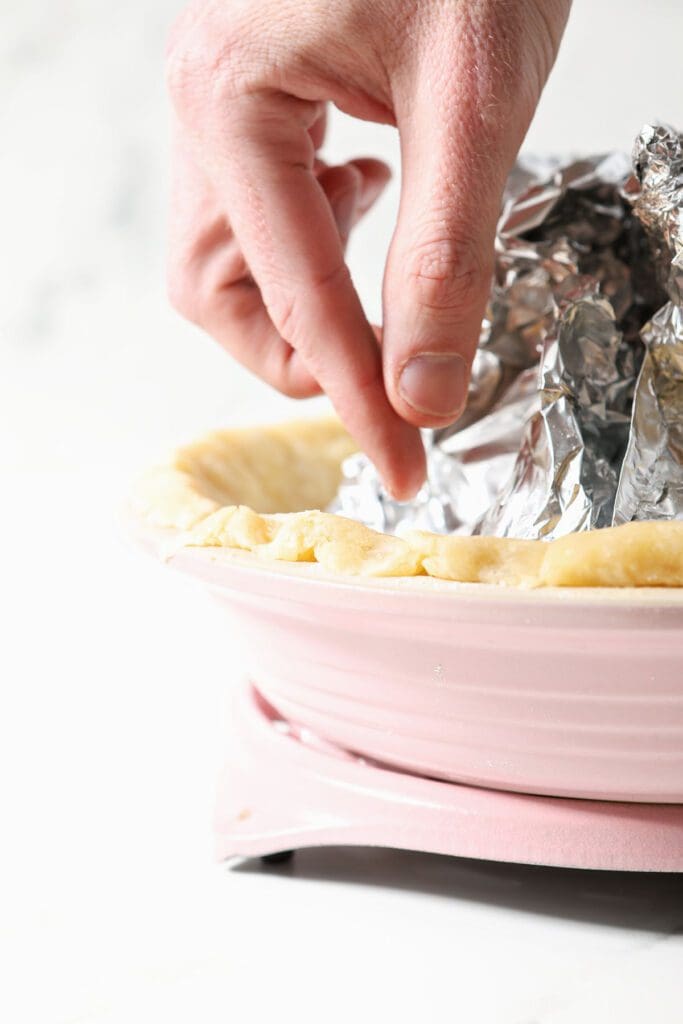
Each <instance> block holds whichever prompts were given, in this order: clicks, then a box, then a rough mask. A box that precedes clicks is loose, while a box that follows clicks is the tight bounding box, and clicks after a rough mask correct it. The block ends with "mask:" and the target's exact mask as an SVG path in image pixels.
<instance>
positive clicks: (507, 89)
mask: <svg viewBox="0 0 683 1024" xmlns="http://www.w3.org/2000/svg"><path fill="white" fill-rule="evenodd" d="M459 6H460V5H459ZM473 6H474V5H463V8H462V9H469V10H472V9H473ZM483 6H486V5H483ZM497 6H498V5H488V9H489V10H491V9H492V7H493V9H495V8H496V7H497ZM498 9H499V10H503V9H507V10H510V9H511V5H507V4H505V5H500V7H499V8H498ZM507 28H509V26H507ZM527 28H528V25H527ZM498 31H499V27H498V26H497V25H496V24H493V25H487V26H485V27H484V29H483V30H482V28H481V26H476V25H472V24H459V25H457V26H455V27H454V30H453V32H452V33H451V38H450V39H449V38H448V36H447V34H445V33H442V38H440V39H438V40H433V45H432V46H431V47H430V52H429V53H428V54H426V55H425V56H424V57H423V58H422V60H420V61H418V62H417V65H416V67H417V74H416V76H415V77H416V78H417V81H412V82H411V83H410V88H409V89H405V93H406V98H405V103H403V102H402V98H401V95H400V93H401V89H400V88H399V90H397V91H398V92H399V95H398V96H396V97H395V107H396V114H397V121H398V126H399V132H400V136H401V164H402V186H401V203H400V208H399V215H398V221H397V226H396V231H395V234H394V238H393V240H392V244H391V248H390V251H389V256H388V260H387V267H386V272H385V279H384V289H383V306H384V334H383V346H382V351H383V372H384V379H385V388H386V391H387V394H388V396H389V399H390V401H391V404H392V405H393V407H394V408H395V410H396V411H397V412H398V413H399V415H400V416H401V417H402V418H403V419H404V420H407V421H408V422H409V423H411V424H413V425H415V426H432V427H438V426H443V425H445V424H447V423H450V422H452V421H453V420H454V419H457V417H458V416H459V415H460V413H461V412H462V411H463V409H464V406H465V402H466V399H467V387H468V381H469V372H470V366H471V363H472V359H473V356H474V352H475V350H476V347H477V342H478V338H479V333H480V328H481V322H482V317H483V314H484V311H485V306H486V302H487V298H488V294H489V289H490V281H491V272H492V266H493V253H494V236H495V228H496V222H497V219H498V216H499V213H500V204H501V196H502V191H503V187H504V183H505V179H506V176H507V174H508V172H509V170H510V168H511V166H512V164H513V162H514V159H515V157H516V154H517V151H518V148H519V146H520V145H521V142H522V140H523V138H524V135H525V133H526V130H527V127H528V125H529V122H530V120H531V117H532V115H533V111H534V108H535V106H536V102H537V100H538V97H539V95H540V91H541V88H542V85H543V82H544V81H545V77H546V75H547V70H549V67H550V64H551V63H552V61H551V60H550V61H548V62H547V70H544V71H539V68H538V67H535V68H534V70H533V73H532V74H529V72H528V70H527V69H528V68H529V67H530V59H531V58H530V56H529V54H525V53H524V50H525V49H526V48H527V46H528V43H527V42H526V41H525V36H524V33H523V32H522V33H521V34H520V37H519V40H520V41H519V46H520V47H521V49H522V52H521V53H515V54H510V53H509V49H510V45H511V42H510V40H511V38H512V39H513V40H514V33H511V32H509V31H507V32H501V33H500V35H501V39H502V42H501V43H500V44H499V46H503V45H504V47H505V50H506V51H507V52H505V53H504V54H503V53H501V52H500V50H499V51H498V52H497V51H496V46H497V44H496V38H497V32H498ZM526 38H527V39H528V35H527V37H526Z"/></svg>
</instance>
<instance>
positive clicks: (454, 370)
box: [398, 352, 468, 419]
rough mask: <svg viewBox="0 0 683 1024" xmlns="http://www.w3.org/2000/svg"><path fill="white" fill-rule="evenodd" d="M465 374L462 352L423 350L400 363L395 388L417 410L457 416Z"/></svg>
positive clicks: (463, 398) (464, 397)
mask: <svg viewBox="0 0 683 1024" xmlns="http://www.w3.org/2000/svg"><path fill="white" fill-rule="evenodd" d="M467 376H468V374H467V366H466V365H465V360H464V359H463V358H462V356H459V355H457V354H455V353H440V352H424V353H422V354H421V355H419V356H414V357H413V358H412V359H411V360H410V361H409V362H407V363H406V365H405V366H404V367H403V370H402V372H401V376H400V378H399V382H398V392H399V394H400V396H401V398H402V399H403V400H404V402H407V403H408V405H412V407H413V409H415V410H416V411H417V412H421V413H425V415H427V416H436V417H439V418H441V417H444V416H452V418H453V419H456V418H457V417H458V416H459V415H460V413H461V412H462V410H463V408H464V406H465V402H466V401H467Z"/></svg>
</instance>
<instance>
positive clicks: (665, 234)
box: [331, 126, 683, 539]
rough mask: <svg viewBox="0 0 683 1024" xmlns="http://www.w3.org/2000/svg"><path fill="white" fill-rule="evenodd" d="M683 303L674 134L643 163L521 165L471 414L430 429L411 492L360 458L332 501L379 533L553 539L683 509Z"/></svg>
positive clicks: (512, 185)
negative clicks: (402, 491)
mask: <svg viewBox="0 0 683 1024" xmlns="http://www.w3.org/2000/svg"><path fill="white" fill-rule="evenodd" d="M632 167H633V170H632ZM667 296H668V298H669V302H665V300H666V299H667ZM682 306H683V139H682V137H681V136H679V135H678V134H677V133H676V132H675V131H674V130H673V129H671V128H668V127H666V126H655V127H651V126H646V127H645V128H644V129H643V131H642V132H641V134H640V135H639V137H638V139H637V140H636V144H635V147H634V153H633V165H631V163H630V162H629V160H628V159H627V158H626V157H625V156H623V155H621V154H609V155H607V156H599V157H591V158H589V159H585V160H575V161H572V162H569V163H565V164H563V163H561V162H560V161H558V160H555V159H549V160H535V161H533V160H532V161H529V160H527V161H524V162H520V163H519V164H518V165H517V166H516V167H515V169H514V171H513V172H512V174H511V175H510V178H509V180H508V185H507V189H506V194H505V196H504V204H503V211H502V215H501V218H500V221H499V224H498V230H497V235H496V268H495V274H494V280H493V283H492V288H491V295H490V300H489V303H488V308H487V311H486V315H485V318H484V321H483V324H482V330H481V335H480V342H479V349H478V352H477V355H476V357H475V361H474V366H473V372H472V379H471V384H470V394H469V402H468V407H467V410H466V412H465V414H464V416H463V417H462V418H461V419H460V420H459V421H458V422H457V423H455V424H453V425H451V426H450V427H448V428H445V429H442V430H436V431H423V437H424V441H425V447H426V450H427V463H428V480H427V483H426V484H425V486H424V487H423V488H422V490H421V491H420V493H419V494H418V495H417V497H416V498H415V499H414V500H412V501H410V502H405V503H402V502H396V501H394V500H393V499H392V498H391V497H390V496H389V495H388V494H387V493H386V492H385V491H384V490H383V488H382V486H381V482H380V480H379V477H378V474H377V472H376V470H375V469H374V467H373V465H372V464H371V463H370V462H369V460H368V459H367V458H366V457H365V456H364V455H356V456H353V457H352V458H351V459H349V460H348V461H347V462H346V463H345V466H344V481H343V483H342V486H341V487H340V490H339V493H338V495H337V498H336V500H335V502H334V503H333V505H332V506H331V511H335V512H338V513H340V514H342V515H346V516H349V517H351V518H353V519H358V520H360V521H362V522H364V523H366V524H367V525H369V526H371V527H373V528H374V529H377V530H383V531H384V532H396V531H398V532H400V531H401V530H402V529H406V528H418V529H429V530H434V531H436V532H441V533H461V534H490V535H495V536H512V537H524V538H539V537H540V538H544V539H551V538H553V537H558V536H562V535H565V534H567V533H571V532H574V531H578V530H587V529H593V528H599V527H602V526H608V525H610V524H611V523H620V522H626V521H630V520H631V519H644V518H683V309H682ZM660 307H661V308H660ZM634 396H635V397H634Z"/></svg>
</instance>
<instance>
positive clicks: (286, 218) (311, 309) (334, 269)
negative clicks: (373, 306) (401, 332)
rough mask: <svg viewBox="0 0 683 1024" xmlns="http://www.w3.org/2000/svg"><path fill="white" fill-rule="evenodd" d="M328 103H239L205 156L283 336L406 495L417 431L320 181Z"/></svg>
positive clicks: (280, 98) (415, 481) (217, 125)
mask: <svg viewBox="0 0 683 1024" xmlns="http://www.w3.org/2000/svg"><path fill="white" fill-rule="evenodd" d="M320 110H321V104H320V103H317V102H312V101H306V100H300V99H297V98H295V97H293V96H290V95H287V94H285V93H281V92H274V91H271V90H268V91H265V90H264V91H260V92H252V93H248V94H246V95H243V96H241V97H239V98H237V99H236V100H233V101H232V102H231V104H230V109H229V111H228V113H227V115H224V116H222V117H220V119H218V120H217V121H214V122H213V123H212V124H211V129H210V137H209V138H206V136H205V135H204V137H203V138H202V140H201V144H202V152H203V155H204V157H205V159H206V161H207V167H208V170H209V173H210V174H211V177H212V179H213V181H214V184H215V186H216V187H217V188H218V189H219V191H220V192H221V194H222V195H223V196H224V198H225V202H226V205H227V208H228V211H229V214H230V220H231V223H232V226H233V229H234V231H235V235H236V237H237V239H238V241H239V244H240V246H241V248H242V251H243V253H244V255H245V258H246V260H247V263H248V265H249V269H250V271H251V273H252V275H253V277H254V279H255V281H256V282H257V284H258V286H259V288H260V290H261V293H262V296H263V300H264V303H265V305H266V308H267V310H268V313H269V315H270V317H271V319H272V321H273V323H274V325H275V327H276V328H277V330H278V331H279V333H280V335H281V336H282V337H283V338H284V339H285V340H286V341H287V342H289V344H290V345H291V346H292V347H293V348H295V349H296V350H297V352H299V353H300V355H301V357H302V358H303V360H304V362H305V364H306V366H307V367H308V369H309V371H310V372H311V374H312V375H313V376H314V377H315V379H316V380H318V381H319V383H320V385H321V387H322V388H323V389H324V391H325V392H326V393H327V395H328V396H329V397H330V399H331V401H332V403H333V405H334V406H335V408H336V410H337V412H338V413H339V416H340V417H341V419H342V420H343V422H344V423H345V425H346V426H347V428H348V429H349V431H350V432H351V434H352V435H353V436H354V437H355V438H356V440H357V441H358V443H359V445H360V446H361V447H362V448H363V450H364V451H366V452H367V454H368V455H369V456H370V458H371V459H372V460H373V462H374V463H375V464H376V466H377V468H378V470H379V472H380V474H381V476H382V478H383V480H384V482H385V484H386V486H387V487H388V488H389V490H390V491H391V492H392V493H393V494H394V495H395V496H396V497H399V498H405V497H409V496H410V495H412V494H413V493H414V492H415V491H416V490H417V488H418V487H419V486H420V484H421V483H422V481H423V480H424V472H425V462H424V451H423V447H422V442H421V440H420V436H419V432H418V431H417V430H416V429H415V428H414V427H412V426H409V425H408V424H407V423H406V422H405V421H404V420H402V419H401V418H400V416H399V415H398V414H397V413H396V412H395V411H394V409H393V408H392V406H391V404H390V402H389V400H388V398H387V395H386V391H385V388H384V383H383V377H382V366H381V356H380V352H379V348H378V345H377V341H376V338H375V335H374V333H373V330H372V328H371V327H370V324H369V323H368V321H367V319H366V317H365V314H364V312H363V308H362V306H361V303H360V300H359V298H358V295H357V293H356V290H355V288H354V286H353V283H352V281H351V276H350V274H349V271H348V268H347V266H346V263H345V261H344V253H343V249H342V244H341V241H340V238H339V232H338V230H337V226H336V224H335V220H334V216H333V214H332V210H331V208H330V205H329V203H328V201H327V199H326V197H325V193H324V192H323V190H322V188H321V186H320V185H319V183H318V182H317V180H316V177H315V175H314V173H313V167H314V156H315V154H314V146H313V142H312V140H311V137H310V134H309V129H310V127H311V125H313V124H314V123H315V121H316V119H317V118H318V117H319V116H320Z"/></svg>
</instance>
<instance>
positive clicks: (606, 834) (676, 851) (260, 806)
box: [216, 683, 683, 871]
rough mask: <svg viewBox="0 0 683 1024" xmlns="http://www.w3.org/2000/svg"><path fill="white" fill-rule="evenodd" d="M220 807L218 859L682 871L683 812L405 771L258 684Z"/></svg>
mask: <svg viewBox="0 0 683 1024" xmlns="http://www.w3.org/2000/svg"><path fill="white" fill-rule="evenodd" d="M232 726H233V735H232V737H231V740H230V747H229V749H230V760H229V762H228V764H227V766H226V768H225V771H224V773H223V776H222V779H221V783H220V788H219V794H218V801H217V808H216V852H217V855H218V857H219V858H220V859H223V858H226V857H232V856H242V857H258V856H266V855H271V854H278V853H281V852H284V851H289V850H292V849H295V848H297V847H304V846H345V845H346V846H348V845H353V846H387V847H396V848H399V849H406V850H421V851H428V852H431V853H441V854H448V855H452V856H458V857H475V858H480V859H486V860H497V861H513V862H517V863H524V864H544V865H552V866H558V867H572V868H595V869H608V870H616V871H683V805H679V804H637V803H616V802H615V803H606V802H599V801H592V800H568V799H561V798H556V797H547V796H529V795H525V794H519V793H507V792H501V791H498V790H491V789H478V788H475V787H473V786H464V785H458V784H455V783H450V782H441V781H436V780H433V779H428V778H423V777H421V776H416V775H410V774H407V773H404V772H400V771H395V770H393V769H389V768H386V767H384V766H381V765H377V764H374V763H372V762H368V761H366V760H364V759H363V758H360V757H357V756H354V755H352V754H349V753H348V752H346V751H344V750H340V749H339V748H337V747H333V746H331V745H329V744H326V743H324V742H322V741H320V740H319V739H317V738H316V737H314V736H312V735H310V734H309V733H308V731H307V730H305V729H297V728H296V727H295V726H292V725H289V724H288V723H286V722H283V721H282V720H281V718H280V717H279V715H278V714H277V712H275V711H274V710H273V709H272V708H271V707H270V706H269V705H268V704H267V703H266V702H265V701H264V700H263V698H262V697H261V696H260V694H259V693H258V691H257V690H255V689H254V688H253V687H252V686H251V685H250V684H249V683H245V684H243V685H242V686H241V687H240V690H239V692H238V695H237V698H236V700H235V707H234V713H233V718H232Z"/></svg>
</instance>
